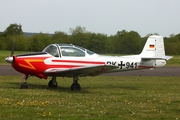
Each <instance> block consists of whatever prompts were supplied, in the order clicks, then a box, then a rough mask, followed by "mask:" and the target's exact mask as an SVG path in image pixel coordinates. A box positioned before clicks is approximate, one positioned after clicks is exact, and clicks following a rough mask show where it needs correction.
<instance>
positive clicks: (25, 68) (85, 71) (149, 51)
mask: <svg viewBox="0 0 180 120" xmlns="http://www.w3.org/2000/svg"><path fill="white" fill-rule="evenodd" d="M170 58H172V57H171V56H166V55H165V50H164V40H163V37H162V36H156V35H152V36H150V37H149V38H148V39H147V41H146V44H145V46H144V48H143V50H142V52H141V53H140V54H139V55H128V56H119V57H117V56H103V55H98V54H96V53H94V52H92V51H90V50H88V49H85V48H83V47H79V46H76V45H72V44H51V45H48V46H47V47H46V48H44V50H43V51H42V52H38V53H29V54H21V55H11V56H10V57H7V58H6V59H5V60H6V61H7V62H9V63H11V64H12V67H13V68H14V69H15V70H17V71H18V72H21V73H23V74H25V77H24V82H23V84H22V85H21V88H28V85H27V83H26V82H27V78H28V77H29V76H37V77H39V78H44V79H47V77H48V76H51V77H52V79H51V80H50V81H49V83H48V86H49V87H52V88H55V87H57V81H56V77H58V76H61V77H73V83H72V85H71V90H80V89H81V86H80V84H79V83H78V77H80V76H96V75H100V74H103V73H109V72H119V71H127V70H137V69H150V68H156V67H162V66H164V65H165V64H166V60H169V59H170Z"/></svg>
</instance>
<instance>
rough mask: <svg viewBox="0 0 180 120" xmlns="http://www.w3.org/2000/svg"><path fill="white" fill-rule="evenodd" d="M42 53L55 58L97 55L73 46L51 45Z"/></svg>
mask: <svg viewBox="0 0 180 120" xmlns="http://www.w3.org/2000/svg"><path fill="white" fill-rule="evenodd" d="M42 52H47V53H49V54H51V55H52V56H54V57H86V56H92V55H95V54H96V53H94V52H92V51H90V50H88V49H85V48H83V47H80V46H76V45H72V44H51V45H48V46H47V47H46V48H44V50H43V51H42Z"/></svg>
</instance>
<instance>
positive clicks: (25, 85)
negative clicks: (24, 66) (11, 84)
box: [21, 74, 29, 89]
mask: <svg viewBox="0 0 180 120" xmlns="http://www.w3.org/2000/svg"><path fill="white" fill-rule="evenodd" d="M28 77H29V75H28V74H26V75H24V76H23V78H22V79H24V82H23V83H22V84H21V89H28V85H27V83H26V82H27V79H28Z"/></svg>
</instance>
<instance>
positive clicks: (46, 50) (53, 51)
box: [42, 44, 59, 57]
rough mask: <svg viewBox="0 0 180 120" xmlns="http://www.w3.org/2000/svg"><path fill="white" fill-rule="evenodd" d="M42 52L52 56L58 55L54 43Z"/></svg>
mask: <svg viewBox="0 0 180 120" xmlns="http://www.w3.org/2000/svg"><path fill="white" fill-rule="evenodd" d="M42 52H47V53H49V54H51V55H52V56H54V57H59V53H58V48H57V46H56V45H54V44H52V45H49V46H47V47H46V48H44V50H43V51H42Z"/></svg>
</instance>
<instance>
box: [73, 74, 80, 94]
mask: <svg viewBox="0 0 180 120" xmlns="http://www.w3.org/2000/svg"><path fill="white" fill-rule="evenodd" d="M78 80H79V79H78V76H77V75H76V74H74V77H73V84H72V85H71V90H72V91H75V90H77V91H80V90H81V86H80V84H79V83H78Z"/></svg>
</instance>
